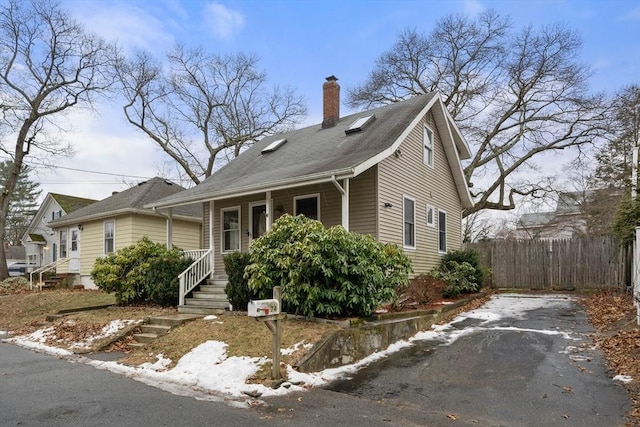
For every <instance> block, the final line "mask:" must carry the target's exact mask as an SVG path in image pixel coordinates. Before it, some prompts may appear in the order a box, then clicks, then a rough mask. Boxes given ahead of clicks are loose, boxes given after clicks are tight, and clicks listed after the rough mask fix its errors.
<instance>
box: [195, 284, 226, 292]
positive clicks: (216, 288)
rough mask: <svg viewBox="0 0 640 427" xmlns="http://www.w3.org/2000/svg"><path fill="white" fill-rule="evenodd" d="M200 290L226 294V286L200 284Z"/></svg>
mask: <svg viewBox="0 0 640 427" xmlns="http://www.w3.org/2000/svg"><path fill="white" fill-rule="evenodd" d="M198 290H199V291H200V292H212V293H223V294H224V286H217V285H200V288H199V289H198ZM196 292H197V291H196Z"/></svg>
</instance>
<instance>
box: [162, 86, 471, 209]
mask: <svg viewBox="0 0 640 427" xmlns="http://www.w3.org/2000/svg"><path fill="white" fill-rule="evenodd" d="M439 96H440V95H439V94H438V93H437V92H431V93H428V94H425V95H420V96H416V97H413V98H411V99H409V100H406V101H403V102H398V103H394V104H390V105H387V106H384V107H380V108H376V109H373V110H369V111H366V112H361V113H357V114H351V115H349V116H345V117H342V118H340V120H339V121H338V123H337V124H336V125H335V126H334V127H330V128H327V129H322V127H321V125H320V124H317V125H314V126H309V127H306V128H303V129H298V130H294V131H291V132H287V133H281V134H278V135H274V136H271V137H267V138H264V139H262V140H260V141H259V142H257V143H256V144H254V145H253V146H252V147H251V148H249V149H248V150H246V151H245V152H243V153H242V154H240V156H238V157H237V158H236V159H235V160H233V161H231V162H229V163H228V164H226V165H225V166H224V167H222V168H221V169H220V170H218V171H217V172H216V173H214V174H213V175H211V176H210V177H209V178H207V179H206V180H204V181H203V182H202V183H200V184H199V185H197V186H195V187H193V188H190V189H188V190H185V191H183V192H182V193H179V194H175V195H172V196H169V197H166V198H164V199H161V200H158V201H157V202H154V203H152V204H151V205H152V206H172V205H179V204H182V203H195V202H199V201H203V200H206V199H215V198H223V197H228V196H233V195H238V194H241V193H243V192H258V191H265V190H266V189H272V188H277V187H278V185H288V184H291V183H302V182H311V181H312V180H313V179H319V178H326V177H328V176H329V177H330V176H331V175H336V177H337V178H338V179H340V178H341V176H340V175H341V174H342V175H343V177H347V176H349V174H351V175H353V173H354V168H356V167H357V166H360V165H362V164H364V163H365V162H367V161H369V160H371V159H372V158H374V157H375V156H377V155H380V154H381V153H383V152H385V150H389V149H390V148H391V147H392V146H393V145H394V143H395V142H396V141H397V140H398V138H400V136H401V135H402V134H403V132H404V131H405V130H406V129H407V128H408V127H409V125H410V124H411V123H412V122H413V121H414V120H415V119H416V117H418V115H419V114H420V113H421V112H423V110H425V108H427V106H429V105H433V103H434V102H436V101H438V100H439ZM371 114H374V115H375V120H373V121H372V122H370V123H368V124H367V125H366V127H365V128H363V130H362V131H360V132H356V133H351V134H349V135H347V134H345V130H347V129H348V128H349V126H351V124H352V123H353V122H355V121H356V120H357V119H358V118H361V117H365V116H368V115H371ZM447 115H448V113H447ZM452 127H453V128H454V129H456V131H457V128H455V125H453V126H452ZM454 132H455V131H454ZM283 138H284V139H286V140H287V142H286V143H285V144H282V145H281V146H280V147H279V148H278V149H277V150H275V151H274V152H270V153H265V154H263V153H262V150H263V149H264V148H265V147H267V146H268V145H269V144H271V143H272V142H274V141H276V140H278V139H283ZM454 139H455V141H454V143H456V144H462V146H458V147H457V148H458V149H459V150H460V152H461V153H467V156H468V147H467V146H466V143H465V142H464V140H462V139H461V138H457V135H456V136H455V137H454Z"/></svg>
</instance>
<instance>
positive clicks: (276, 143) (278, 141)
mask: <svg viewBox="0 0 640 427" xmlns="http://www.w3.org/2000/svg"><path fill="white" fill-rule="evenodd" d="M285 142H287V140H286V139H276V140H275V141H273V142H272V143H271V144H269V145H267V146H266V147H265V148H263V149H262V154H265V153H273V152H274V151H276V150H277V149H278V148H280V146H281V145H282V144H284V143H285Z"/></svg>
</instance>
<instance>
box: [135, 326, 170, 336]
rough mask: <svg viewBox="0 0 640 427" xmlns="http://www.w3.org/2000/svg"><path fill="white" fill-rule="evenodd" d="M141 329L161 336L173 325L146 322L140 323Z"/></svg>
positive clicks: (146, 332)
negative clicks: (144, 323)
mask: <svg viewBox="0 0 640 427" xmlns="http://www.w3.org/2000/svg"><path fill="white" fill-rule="evenodd" d="M140 329H141V330H142V332H143V333H145V334H155V335H156V336H161V335H164V334H166V333H167V332H169V329H171V326H166V325H151V324H146V325H140Z"/></svg>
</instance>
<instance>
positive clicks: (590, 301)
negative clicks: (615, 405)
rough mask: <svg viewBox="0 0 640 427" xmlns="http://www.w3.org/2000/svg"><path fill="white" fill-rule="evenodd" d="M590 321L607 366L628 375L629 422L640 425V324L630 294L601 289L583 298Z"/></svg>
mask: <svg viewBox="0 0 640 427" xmlns="http://www.w3.org/2000/svg"><path fill="white" fill-rule="evenodd" d="M583 301H584V305H585V307H586V310H587V315H588V316H589V322H590V323H591V324H592V325H593V326H595V327H596V329H597V331H598V332H597V333H596V334H595V336H594V341H595V343H596V344H597V345H598V347H599V348H601V349H602V351H603V352H604V354H605V357H606V359H607V364H608V366H609V369H611V370H612V371H613V372H614V373H615V374H617V375H628V376H630V377H632V378H633V381H632V382H630V383H627V384H625V387H626V388H627V390H628V392H629V396H630V398H631V400H632V408H631V411H630V412H629V414H628V417H629V424H628V425H640V394H639V393H640V385H639V384H638V382H640V327H639V326H638V324H637V320H636V309H635V307H634V306H633V297H632V296H631V294H628V293H622V292H619V293H618V292H601V293H597V294H594V295H591V296H589V297H587V298H585V299H584V300H583Z"/></svg>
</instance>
